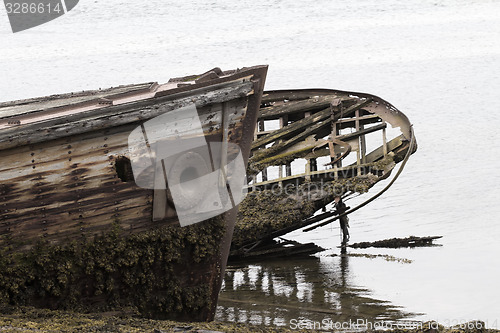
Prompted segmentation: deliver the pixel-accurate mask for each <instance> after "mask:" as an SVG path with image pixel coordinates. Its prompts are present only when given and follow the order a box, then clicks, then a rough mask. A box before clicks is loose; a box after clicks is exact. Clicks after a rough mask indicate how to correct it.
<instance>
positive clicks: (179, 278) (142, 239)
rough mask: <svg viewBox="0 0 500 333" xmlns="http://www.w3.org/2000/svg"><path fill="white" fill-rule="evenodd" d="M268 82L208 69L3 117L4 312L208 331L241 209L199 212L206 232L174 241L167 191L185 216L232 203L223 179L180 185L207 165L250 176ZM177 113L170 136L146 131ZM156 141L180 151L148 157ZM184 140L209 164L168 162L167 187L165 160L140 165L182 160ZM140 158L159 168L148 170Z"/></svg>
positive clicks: (193, 155)
mask: <svg viewBox="0 0 500 333" xmlns="http://www.w3.org/2000/svg"><path fill="white" fill-rule="evenodd" d="M266 73H267V66H257V67H250V68H244V69H240V70H235V71H227V72H223V71H221V70H220V69H219V68H214V69H213V70H210V71H208V72H206V73H204V74H202V75H193V76H189V77H182V78H176V79H171V80H170V81H169V82H168V83H166V84H157V83H147V84H139V85H128V86H120V87H117V88H111V89H103V90H95V91H84V92H79V93H70V94H63V95H54V96H48V97H43V98H33V99H27V100H19V101H13V102H4V103H1V104H0V304H10V305H32V306H36V307H46V308H52V309H56V308H57V309H76V310H82V311H106V310H109V309H119V308H128V307H133V308H135V309H137V311H138V312H139V313H140V314H141V315H143V316H146V317H155V318H170V319H177V320H190V321H204V320H212V319H213V317H214V313H215V309H216V304H217V297H218V293H219V290H220V286H221V281H222V277H223V274H224V271H225V267H226V261H227V257H228V254H229V247H230V244H231V238H232V234H233V228H234V223H235V219H236V213H237V206H236V205H234V202H233V205H232V208H231V209H226V211H225V212H224V211H223V210H222V211H219V214H217V215H215V214H214V213H213V212H214V209H212V210H211V211H209V213H211V214H208V213H207V214H205V215H203V214H202V213H203V212H201V211H200V210H199V209H198V210H197V211H195V212H194V213H196V214H201V215H200V216H202V218H201V219H202V220H203V222H200V223H194V222H196V221H194V220H193V221H187V224H188V225H187V226H186V227H183V228H182V227H181V226H180V224H181V223H182V221H181V220H180V211H179V207H180V206H182V205H181V204H179V205H177V204H174V203H173V202H172V197H171V196H172V193H171V192H172V191H169V190H168V189H169V186H168V184H167V183H168V182H170V183H172V179H177V183H178V184H176V186H177V192H176V193H177V194H178V195H180V196H183V198H184V201H183V203H185V202H188V201H189V200H191V199H192V200H194V202H195V203H196V204H199V203H200V200H203V199H204V198H205V196H206V195H207V193H208V192H207V190H210V191H213V192H219V191H220V192H221V193H222V192H223V191H226V190H228V189H229V185H230V183H231V175H226V174H224V179H222V178H221V179H218V180H221V181H222V183H217V184H216V187H215V189H213V188H210V189H205V188H203V187H199V188H193V186H192V185H189V186H186V187H185V188H184V187H183V184H182V182H181V181H180V180H181V179H182V178H186V177H187V181H186V182H185V183H186V184H189V182H188V181H189V180H191V179H192V178H193V177H196V176H197V172H200V167H203V165H202V164H204V166H205V167H208V166H210V165H214V164H215V163H216V162H217V163H219V166H220V165H223V166H225V165H226V163H230V162H231V161H232V160H234V158H235V157H234V156H235V154H239V156H240V157H241V164H244V165H246V162H247V160H248V157H249V154H250V148H251V144H252V141H253V136H254V128H255V124H256V121H257V116H258V111H259V106H260V103H261V96H262V91H263V87H264V82H265V78H266ZM179 110H181V112H176V111H179ZM193 110H194V111H193ZM193 112H194V114H195V115H196V116H193ZM173 113H175V117H174V119H175V123H174V124H167V125H169V128H168V129H167V128H160V127H162V126H156V127H155V119H157V118H158V117H163V116H164V115H167V116H169V115H171V114H173ZM195 118H196V119H195ZM158 119H159V118H158ZM178 123H179V124H181V123H182V124H184V128H183V127H182V126H178ZM193 124H198V127H199V128H198V129H199V130H200V131H194V127H195V126H194V125H193ZM160 125H162V123H160ZM170 125H171V126H170ZM165 131H167V132H168V131H170V132H172V133H170V132H168V133H167V134H169V135H167V136H168V137H169V138H170V139H171V138H174V139H175V140H174V139H172V140H169V139H168V138H167V139H166V140H165V141H164V142H162V144H155V143H154V142H153V141H155V140H160V141H161V140H163V139H164V138H162V137H161V136H162V135H166V134H165V133H166V132H165ZM183 131H184V132H186V133H182V132H183ZM131 133H135V134H136V135H135V136H131ZM182 134H186V135H185V137H188V140H187V141H186V142H188V143H186V142H184V143H183V144H184V145H185V147H191V146H189V144H191V145H192V144H193V142H195V143H196V144H200V142H201V143H204V146H205V147H210V148H212V146H214V147H216V148H217V149H218V152H217V154H215V153H214V152H213V149H212V151H211V153H210V154H207V153H206V152H207V151H208V150H207V149H201V150H204V151H205V153H203V152H202V151H201V150H194V151H193V150H189V151H186V152H185V153H183V152H182V151H177V152H176V155H175V161H180V162H178V163H174V164H172V165H171V168H170V169H169V170H167V171H168V172H167V173H168V177H166V174H164V172H165V163H166V162H168V161H170V160H173V158H163V157H162V159H161V163H159V161H160V159H158V160H157V161H156V163H155V162H154V161H151V162H150V163H151V164H150V165H149V166H147V165H145V163H148V160H152V159H154V157H155V156H156V157H158V154H160V153H163V151H162V149H167V148H168V149H174V150H175V149H176V148H178V145H179V140H177V136H178V135H182ZM159 136H160V137H159ZM131 138H132V139H131ZM141 140H142V141H141ZM214 143H216V144H217V145H214ZM141 144H142V146H141ZM186 145H187V146H186ZM235 147H237V148H238V149H236V151H235V149H234V148H235ZM202 148H203V147H202ZM141 150H142V151H141ZM148 152H149V153H150V154H153V153H155V154H156V155H155V156H153V155H154V154H153V155H149V156H148V158H146V159H144V158H143V157H144V156H146V155H147V153H148ZM214 156H217V157H214ZM134 158H135V159H136V160H135V163H134ZM216 159H217V161H216ZM181 162H182V163H181ZM158 166H159V167H158ZM243 168H244V167H243ZM201 171H203V170H201ZM135 178H140V179H141V182H142V183H143V185H142V186H138V183H139V180H138V179H135ZM166 178H168V181H167V179H166ZM150 182H153V185H154V186H149V185H151V184H149V183H150ZM180 182H181V183H180ZM144 184H145V185H144ZM148 184H149V185H148ZM203 184H205V183H203ZM170 185H171V186H172V184H170ZM219 199H220V200H221V202H222V200H223V198H219ZM226 199H227V198H226ZM231 200H233V199H231ZM233 201H234V200H233ZM179 202H181V201H179ZM179 202H178V203H179ZM217 203H218V202H214V203H213V204H214V205H215V204H217ZM230 203H231V202H230ZM188 204H189V202H188ZM181 208H182V209H184V210H189V209H195V210H196V209H197V207H195V208H193V207H187V206H186V207H184V206H183V207H181ZM212 208H213V207H212ZM206 211H207V210H206ZM198 220H200V219H198ZM185 222H186V221H185ZM185 224H186V223H185Z"/></svg>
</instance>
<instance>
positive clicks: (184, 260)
mask: <svg viewBox="0 0 500 333" xmlns="http://www.w3.org/2000/svg"><path fill="white" fill-rule="evenodd" d="M224 232H225V227H224V222H223V215H222V216H219V217H216V218H212V219H210V220H208V221H205V222H203V223H198V224H195V225H192V226H188V227H185V228H180V227H178V226H163V227H157V228H154V229H151V230H148V231H144V232H141V233H137V234H131V235H127V234H126V232H124V231H123V230H121V228H120V226H119V223H116V222H115V223H113V224H112V227H111V228H110V230H109V231H108V232H106V233H104V234H102V235H100V236H96V237H95V238H93V239H90V240H86V241H81V242H77V241H73V242H71V243H68V244H58V245H51V244H48V243H46V242H42V241H40V242H38V243H37V244H36V245H35V246H34V247H32V248H31V249H30V250H28V251H25V252H22V253H15V252H13V251H12V246H3V248H1V250H0V304H4V305H5V304H8V305H20V306H23V305H34V306H37V307H45V308H51V309H65V310H78V311H96V310H98V311H109V310H114V309H120V308H123V307H134V308H136V309H137V311H138V312H139V313H140V314H141V315H143V316H145V317H153V318H174V319H178V318H194V317H195V316H197V314H199V312H201V311H207V310H206V309H208V308H210V307H211V306H212V305H213V304H211V297H210V295H211V293H212V290H213V288H215V287H216V283H214V281H216V280H217V279H216V278H214V277H217V276H219V274H220V267H219V266H218V265H217V263H216V258H217V257H218V255H219V251H220V244H221V242H222V237H223V235H224ZM4 244H5V243H4ZM191 271H194V272H196V273H197V274H198V275H199V276H196V274H191V273H190V272H191ZM198 317H199V316H198Z"/></svg>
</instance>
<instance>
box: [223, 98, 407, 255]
mask: <svg viewBox="0 0 500 333" xmlns="http://www.w3.org/2000/svg"><path fill="white" fill-rule="evenodd" d="M391 127H392V128H391ZM415 151H416V140H415V137H414V135H413V129H412V126H411V124H410V121H409V119H408V118H407V117H406V116H405V115H404V114H403V113H402V112H400V111H399V110H397V109H396V108H395V107H394V106H392V105H391V104H390V103H388V102H386V101H384V100H383V99H381V98H379V97H376V96H373V95H368V94H362V93H354V92H343V91H338V90H325V89H314V90H312V89H311V90H284V91H279V90H278V91H268V92H264V95H263V97H262V105H261V109H260V113H259V119H258V129H257V131H256V133H255V138H254V142H253V143H252V157H251V158H250V160H249V165H248V174H249V175H250V176H251V177H252V178H251V181H250V183H249V186H248V189H249V191H250V193H249V195H248V196H247V198H246V199H245V200H244V201H243V203H242V204H241V205H240V209H239V212H238V223H237V225H236V229H235V233H234V237H233V252H232V255H233V257H234V258H248V257H249V256H262V255H265V256H270V255H274V256H279V255H283V254H286V255H290V254H295V252H294V251H293V250H290V249H288V250H286V251H285V252H283V251H282V249H283V248H282V247H276V246H274V245H275V243H273V241H272V239H273V238H276V237H279V236H282V235H284V234H286V233H288V232H290V231H293V230H296V229H300V228H303V227H305V226H309V225H312V224H315V223H318V224H317V225H315V226H313V227H316V226H318V225H322V224H323V223H325V220H326V221H327V223H328V222H331V221H332V220H334V219H336V218H338V216H337V217H335V215H336V214H335V213H332V212H327V211H326V209H325V206H326V205H328V204H329V203H331V202H332V201H333V200H334V198H335V197H336V196H340V197H342V198H346V197H349V196H351V195H354V194H356V193H359V194H360V193H365V192H368V190H369V189H370V188H371V187H373V186H374V185H375V184H376V183H378V182H379V181H381V180H383V179H386V178H388V177H389V176H390V174H391V172H392V170H393V169H394V168H395V166H396V164H398V163H400V162H401V167H400V169H399V170H398V172H397V173H396V175H395V176H394V177H393V179H392V180H391V182H390V183H389V185H388V186H390V184H392V183H393V181H394V180H395V179H396V178H397V176H398V175H399V174H400V172H401V171H402V167H403V166H404V164H405V163H406V161H407V160H408V158H409V156H410V155H411V153H413V152H415ZM388 186H387V187H386V188H385V189H384V190H383V191H385V190H386V189H387V188H388ZM380 194H381V193H380ZM322 208H323V212H322V213H321V214H318V215H316V216H313V215H314V214H315V212H317V211H318V210H319V209H322ZM355 209H357V208H355ZM347 213H350V212H347ZM313 227H312V228H313ZM296 250H297V253H313V252H317V251H318V250H320V249H319V248H317V247H315V246H313V244H310V245H308V246H300V245H297V246H296Z"/></svg>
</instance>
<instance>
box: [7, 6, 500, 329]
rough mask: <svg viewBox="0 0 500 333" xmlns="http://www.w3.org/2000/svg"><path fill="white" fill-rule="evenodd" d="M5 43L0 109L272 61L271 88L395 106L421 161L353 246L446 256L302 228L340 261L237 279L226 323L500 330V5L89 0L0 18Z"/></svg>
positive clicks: (223, 306)
mask: <svg viewBox="0 0 500 333" xmlns="http://www.w3.org/2000/svg"><path fill="white" fill-rule="evenodd" d="M0 40H1V48H0V100H1V101H5V100H13V99H18V98H24V97H33V96H43V95H47V94H53V93H59V92H67V91H78V90H83V89H94V88H98V87H103V88H104V87H108V86H113V85H114V86H116V85H119V84H125V83H138V82H146V81H159V82H165V81H167V80H168V79H169V78H170V77H175V76H181V75H186V74H192V73H199V72H203V71H205V70H207V69H209V68H212V67H214V66H220V67H221V68H225V69H228V68H235V67H242V66H248V65H256V64H269V65H270V71H269V74H268V80H267V84H266V88H267V89H285V88H314V87H318V88H333V89H342V90H354V91H363V92H368V93H372V94H375V95H378V96H381V97H382V98H384V99H386V100H388V101H390V102H391V103H392V104H394V105H395V106H396V107H398V108H399V109H400V110H402V111H403V112H404V113H405V114H406V115H407V116H408V117H409V118H410V120H411V121H412V122H413V123H414V128H415V133H416V136H417V139H418V144H419V150H418V152H417V153H416V154H415V155H413V156H412V157H411V159H410V161H409V163H408V165H407V167H406V169H405V171H404V172H403V174H402V175H401V177H400V178H399V180H398V181H397V182H396V184H395V185H394V186H393V187H392V188H391V189H390V190H389V191H388V192H386V193H385V194H384V195H383V196H382V197H381V198H379V199H377V200H376V201H375V202H374V203H372V204H370V205H369V206H367V207H366V208H364V209H362V210H360V211H358V212H356V213H354V214H352V216H351V217H350V221H351V222H350V224H351V234H352V235H351V241H352V242H358V241H372V240H378V239H384V238H390V237H405V236H409V235H417V236H426V235H442V236H444V237H443V238H442V239H441V240H439V241H438V243H440V244H442V245H443V246H441V247H432V248H420V249H399V250H385V249H377V250H373V249H368V250H356V251H354V250H352V252H355V253H371V254H389V255H393V256H395V257H398V258H408V259H410V260H412V263H411V264H406V263H401V262H397V261H386V260H384V259H383V258H375V259H369V258H363V257H349V258H345V257H338V256H337V257H331V256H329V254H331V253H338V252H339V251H338V249H337V248H336V246H337V245H339V235H338V234H339V229H338V227H337V225H331V226H325V227H323V228H320V229H317V230H315V231H313V232H310V233H302V232H295V233H294V234H293V235H289V236H288V237H289V238H294V239H296V240H299V241H304V242H306V241H307V242H310V241H313V242H315V243H317V244H318V245H320V246H323V247H325V248H329V249H331V250H330V252H327V253H325V254H321V255H320V256H319V257H318V258H312V259H308V260H292V259H287V260H286V261H283V262H270V263H268V262H266V263H254V264H251V265H247V266H244V267H234V268H232V269H231V270H230V271H229V272H228V276H227V277H226V282H225V287H224V290H223V292H222V295H221V299H222V300H221V302H220V307H219V311H218V317H219V318H220V319H228V320H237V321H251V322H256V323H260V322H262V323H264V324H270V325H272V324H281V325H289V324H290V320H292V319H294V318H298V317H304V318H310V319H314V320H321V319H324V318H329V317H332V316H333V317H332V319H335V320H344V319H346V318H349V319H354V320H356V319H357V318H369V319H371V320H376V319H380V320H381V319H398V318H406V319H435V320H439V321H440V322H442V323H445V324H447V323H454V322H460V321H462V320H468V319H482V320H485V321H488V324H489V326H490V327H495V326H496V327H498V325H500V323H498V322H497V320H498V319H499V318H498V316H499V314H498V306H497V305H496V303H497V300H498V299H500V291H499V288H498V281H499V278H500V265H499V259H498V249H499V246H498V235H499V233H500V226H499V225H498V224H497V223H496V222H497V219H498V218H497V216H498V215H499V214H498V213H499V212H500V208H498V204H497V200H498V199H500V186H499V185H500V176H499V174H498V168H499V166H500V165H499V164H500V163H499V158H498V156H499V155H500V146H499V145H498V144H497V141H498V139H499V138H500V135H499V134H498V133H499V132H498V130H497V126H498V124H499V123H500V110H499V107H498V105H497V103H496V98H497V97H499V91H500V89H499V88H500V43H499V42H498V41H499V40H500V1H497V0H495V1H486V0H476V1H472V0H466V1H460V0H459V1H457V0H454V1H451V0H444V1H428V0H427V1H418V2H411V3H409V2H400V1H395V0H388V1H384V2H380V1H374V0H360V1H355V2H353V1H346V0H342V1H335V2H333V1H327V0H320V1H312V0H311V1H301V2H297V1H295V2H294V1H291V0H288V1H279V0H275V1H267V2H255V1H247V0H240V1H228V0H222V1H217V2H201V1H183V2H179V3H175V4H172V3H169V4H168V5H167V4H165V3H164V2H162V1H158V0H152V1H148V2H132V1H125V0H122V1H119V0H106V1H103V0H97V1H81V2H80V3H79V4H78V6H77V7H76V8H75V9H73V10H72V11H71V12H69V13H68V14H67V15H65V16H63V17H61V18H59V19H57V20H54V21H53V22H50V23H48V24H45V25H43V26H40V27H37V28H34V29H31V30H27V31H25V32H21V33H17V34H12V33H11V31H10V27H9V26H8V20H7V16H6V14H5V12H4V11H2V12H1V13H0ZM383 186H385V184H384V183H380V184H378V186H377V187H376V188H374V189H372V191H371V194H367V195H364V196H361V197H358V198H356V199H353V200H352V201H349V202H348V203H349V205H351V206H353V205H356V203H357V202H361V201H362V200H365V199H366V198H367V197H369V196H370V195H372V194H373V193H376V191H377V189H380V188H381V187H383ZM245 274H246V275H245ZM259 274H260V275H263V276H267V278H265V279H267V281H268V282H267V283H268V287H266V288H267V289H266V288H264V287H263V286H262V284H263V283H264V280H265V279H264V277H262V278H260V275H259ZM254 275H257V276H259V278H257V281H254V280H255V279H254V278H252V276H254ZM259 279H260V280H261V282H259ZM263 279H264V280H263ZM252 281H253V282H252ZM269 281H272V286H270V285H269V283H270V282H269ZM263 288H264V289H265V290H264V289H263ZM266 290H267V291H266ZM242 300H243V301H244V302H241V301H242ZM366 300H368V301H366ZM252 304H255V305H252ZM318 309H321V311H323V312H321V311H317V310H318ZM418 314H421V315H418Z"/></svg>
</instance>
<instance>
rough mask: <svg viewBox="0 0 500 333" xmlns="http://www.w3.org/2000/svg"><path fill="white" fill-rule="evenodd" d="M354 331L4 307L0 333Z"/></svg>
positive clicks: (477, 332)
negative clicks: (181, 320)
mask: <svg viewBox="0 0 500 333" xmlns="http://www.w3.org/2000/svg"><path fill="white" fill-rule="evenodd" d="M331 331H336V332H339V331H344V332H348V331H351V332H352V331H353V330H342V329H340V330H339V329H335V328H333V329H329V328H326V327H323V328H322V329H313V328H312V327H310V326H308V325H306V324H302V325H294V326H293V327H292V326H290V327H275V326H255V325H250V324H242V323H229V322H217V321H214V322H210V323H200V322H196V323H193V322H176V321H171V320H153V319H145V318H141V317H139V316H138V314H137V313H135V312H134V311H133V310H131V309H125V310H123V311H121V312H107V313H104V312H101V313H88V314H83V313H76V312H69V311H53V310H46V309H35V308H32V307H2V308H0V332H47V333H49V332H153V333H164V332H165V333H166V332H191V333H219V332H241V333H245V332H256V333H259V332H262V333H267V332H269V333H270V332H280V333H288V332H331ZM357 331H358V332H359V331H366V332H382V331H380V330H375V329H367V330H357ZM383 332H406V333H459V332H464V333H497V332H500V330H497V329H486V328H485V324H484V322H482V321H471V322H468V323H465V324H462V325H458V326H453V327H444V326H442V325H439V324H438V323H436V322H426V323H422V324H421V325H420V326H419V327H417V328H412V329H402V328H397V329H390V330H384V331H383Z"/></svg>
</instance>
